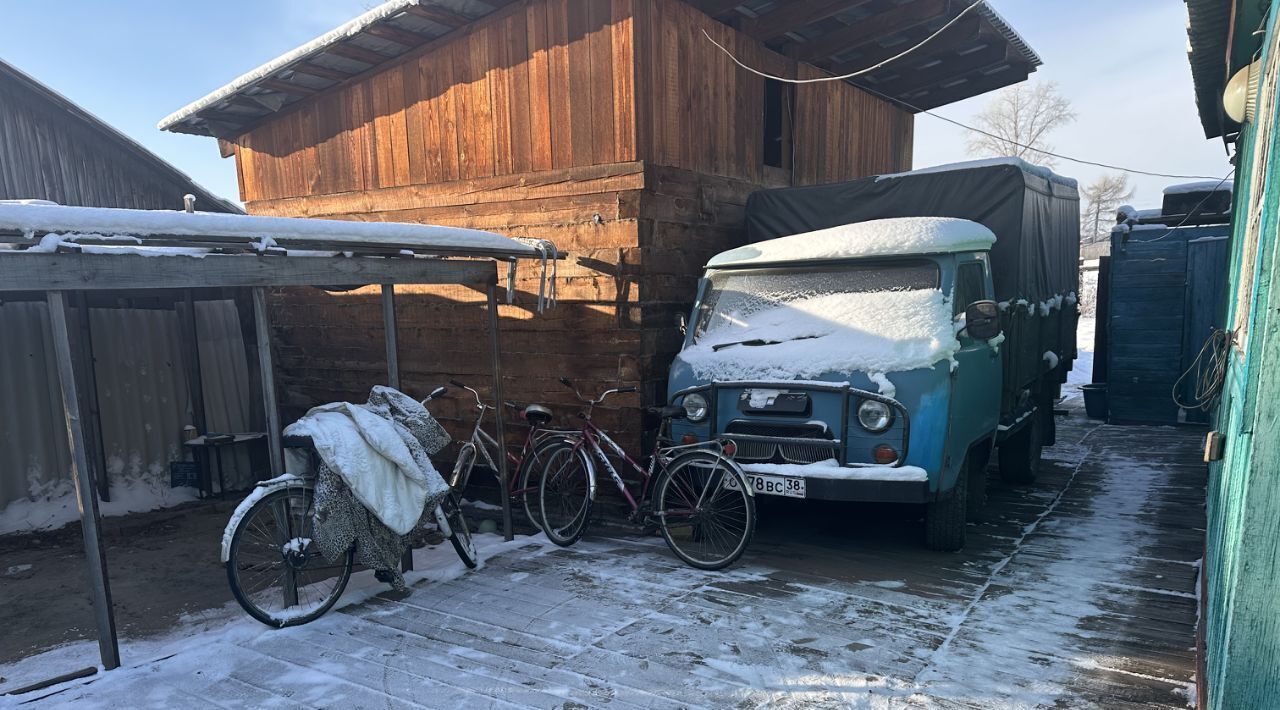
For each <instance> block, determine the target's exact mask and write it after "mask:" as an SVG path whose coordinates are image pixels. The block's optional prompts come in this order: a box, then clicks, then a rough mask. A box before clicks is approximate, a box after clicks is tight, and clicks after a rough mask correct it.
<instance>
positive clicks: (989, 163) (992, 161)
mask: <svg viewBox="0 0 1280 710" xmlns="http://www.w3.org/2000/svg"><path fill="white" fill-rule="evenodd" d="M999 165H1011V166H1013V167H1015V168H1018V169H1019V170H1023V171H1025V172H1028V173H1031V174H1032V175H1036V176H1038V177H1042V178H1044V179H1045V180H1048V181H1050V182H1056V183H1058V184H1060V185H1069V186H1071V187H1076V186H1077V184H1078V183H1077V182H1076V181H1075V180H1073V179H1071V178H1069V177H1063V176H1062V175H1059V174H1057V173H1055V172H1053V171H1052V170H1050V169H1048V168H1042V167H1040V166H1039V165H1032V164H1031V163H1028V162H1027V161H1025V160H1023V159H1021V158H1014V157H1007V158H984V159H982V160H966V161H963V162H959V163H948V164H946V165H934V166H932V167H928V168H920V169H918V170H911V171H909V172H905V173H889V174H887V175H877V176H876V182H880V181H881V180H893V179H895V178H901V177H906V176H908V175H927V174H929V173H949V172H953V171H956V170H976V169H978V168H990V167H995V166H999Z"/></svg>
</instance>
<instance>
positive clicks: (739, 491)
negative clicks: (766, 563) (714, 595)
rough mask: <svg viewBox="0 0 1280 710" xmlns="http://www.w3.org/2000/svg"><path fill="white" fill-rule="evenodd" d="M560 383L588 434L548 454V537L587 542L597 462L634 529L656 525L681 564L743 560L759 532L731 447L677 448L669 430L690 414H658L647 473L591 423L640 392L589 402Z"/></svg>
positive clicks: (668, 410)
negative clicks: (604, 409)
mask: <svg viewBox="0 0 1280 710" xmlns="http://www.w3.org/2000/svg"><path fill="white" fill-rule="evenodd" d="M560 382H561V383H563V384H564V385H565V386H566V387H568V388H569V389H571V390H573V392H574V394H576V395H577V396H578V399H579V400H580V401H581V402H582V403H583V404H585V405H586V408H585V409H584V411H583V412H582V413H581V414H580V415H579V417H581V419H582V428H581V430H580V431H579V432H578V434H577V436H576V437H575V439H574V440H572V442H571V445H568V446H566V445H564V444H565V443H566V442H565V441H562V442H561V445H559V446H556V447H553V448H549V449H548V450H547V451H546V452H545V456H544V460H543V463H544V473H543V475H542V482H541V490H540V494H539V498H540V501H541V508H542V511H541V512H542V529H543V531H544V532H545V533H546V534H547V537H548V538H549V539H550V540H551V541H552V542H554V543H556V544H557V545H562V546H569V545H572V544H573V543H575V542H577V541H578V540H579V539H580V538H581V537H582V533H583V531H585V530H586V527H587V523H588V522H589V520H590V517H591V505H592V503H593V502H594V501H595V497H596V463H597V462H598V463H599V464H600V465H601V466H603V467H604V470H605V471H607V472H608V473H609V477H610V478H612V479H613V483H614V485H616V486H617V488H618V492H620V493H621V494H622V497H623V498H624V499H626V501H627V504H628V505H629V506H630V507H631V515H630V519H631V521H632V522H638V523H642V524H656V525H657V527H658V529H659V530H660V531H661V532H662V537H663V538H664V539H665V540H666V541H667V546H668V547H670V548H671V551H672V552H674V553H675V554H676V557H679V558H680V559H682V560H684V561H685V562H686V563H687V564H689V565H692V566H693V567H697V568H699V569H707V570H716V569H722V568H724V567H727V566H728V565H730V564H732V563H733V562H734V561H736V560H737V559H738V558H739V557H741V556H742V553H743V552H744V551H745V550H746V549H747V545H748V544H749V543H750V542H751V535H752V533H754V532H755V525H756V509H755V501H754V494H753V493H752V490H751V486H750V485H748V483H747V478H746V475H745V474H743V472H742V469H741V468H740V467H739V466H738V464H736V463H734V461H733V459H732V458H730V454H731V453H732V450H733V447H732V444H731V442H724V443H722V442H719V441H711V442H705V443H697V444H682V445H677V444H675V443H674V442H672V441H671V440H670V437H669V433H670V422H671V421H672V420H673V419H677V418H680V417H683V416H684V409H683V408H681V407H674V406H672V407H661V408H654V409H651V410H650V411H652V412H655V413H657V414H660V415H661V416H662V422H663V424H662V428H661V430H660V431H659V436H658V438H657V441H655V442H654V448H653V452H652V454H651V455H650V457H649V462H648V466H641V465H640V464H638V463H636V462H635V461H634V460H633V459H632V458H631V457H630V456H628V455H627V453H626V452H625V451H623V450H622V447H621V446H619V445H618V443H617V442H615V441H614V440H613V439H611V438H609V435H608V434H606V433H604V432H603V431H601V430H600V429H599V428H598V427H597V426H596V425H595V424H594V423H593V422H592V421H591V410H592V409H593V408H594V407H595V406H596V405H597V404H600V403H602V402H604V401H605V399H606V398H608V397H609V396H610V395H613V394H618V393H622V392H635V391H636V388H634V387H619V388H615V389H611V390H607V391H606V392H604V393H603V394H601V395H600V396H599V397H595V398H587V397H584V396H583V395H582V393H580V392H578V389H577V388H576V387H574V385H573V382H572V381H570V380H568V379H567V378H561V379H560ZM602 444H604V445H607V446H608V447H609V450H610V451H611V452H612V454H613V455H614V457H615V458H617V459H619V460H621V462H622V463H623V465H624V466H625V467H627V468H629V469H630V470H631V472H633V473H634V474H635V475H636V476H638V477H639V479H640V483H639V486H640V490H639V495H638V497H637V496H633V495H632V493H631V490H630V489H629V488H628V487H627V484H626V482H624V481H623V479H622V476H621V475H620V474H619V473H618V469H617V468H615V467H614V465H613V463H612V461H611V460H610V457H609V456H608V455H606V453H605V450H604V448H603V447H602ZM726 450H727V452H726ZM650 493H652V496H650Z"/></svg>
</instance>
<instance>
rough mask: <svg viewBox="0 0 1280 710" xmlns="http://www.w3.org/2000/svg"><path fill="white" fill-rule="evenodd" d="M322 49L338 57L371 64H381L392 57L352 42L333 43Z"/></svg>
mask: <svg viewBox="0 0 1280 710" xmlns="http://www.w3.org/2000/svg"><path fill="white" fill-rule="evenodd" d="M324 51H326V52H328V53H329V54H336V55H338V56H339V57H345V58H347V59H354V60H355V61H357V62H364V63H365V64H372V65H374V66H377V65H379V64H382V63H383V62H385V61H387V60H388V59H394V57H388V56H386V55H384V54H378V53H377V52H375V51H373V50H372V49H365V48H364V47H357V46H356V45H354V44H335V45H331V46H328V47H325V48H324Z"/></svg>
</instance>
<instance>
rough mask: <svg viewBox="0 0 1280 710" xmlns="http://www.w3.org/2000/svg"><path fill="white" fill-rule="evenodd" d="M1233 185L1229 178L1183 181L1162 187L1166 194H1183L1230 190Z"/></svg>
mask: <svg viewBox="0 0 1280 710" xmlns="http://www.w3.org/2000/svg"><path fill="white" fill-rule="evenodd" d="M1234 187H1235V185H1234V183H1232V182H1231V181H1230V180H1204V181H1201V182H1184V183H1182V184H1179V185H1170V186H1168V187H1166V188H1165V189H1164V194H1166V195H1185V194H1187V193H1189V192H1218V191H1219V190H1221V191H1223V192H1231V191H1232V189H1233V188H1234Z"/></svg>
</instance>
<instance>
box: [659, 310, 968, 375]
mask: <svg viewBox="0 0 1280 710" xmlns="http://www.w3.org/2000/svg"><path fill="white" fill-rule="evenodd" d="M728 315H730V316H731V318H726V319H723V322H725V323H732V325H722V326H719V327H716V328H714V329H711V330H708V331H707V332H706V333H703V334H702V335H701V336H700V337H699V338H698V340H697V342H696V343H694V344H693V345H692V346H690V347H688V348H685V349H684V350H683V351H681V353H680V358H681V359H682V360H684V361H685V362H686V363H688V364H689V366H690V367H691V368H692V369H693V372H694V374H695V375H696V376H697V377H698V378H700V379H703V380H716V381H721V382H724V381H734V380H770V379H777V380H790V379H804V378H816V377H818V376H821V375H824V374H828V373H847V372H875V373H886V372H902V371H906V370H915V369H919V368H927V367H932V366H933V365H934V364H935V363H937V362H939V361H941V360H950V359H952V356H953V355H954V354H955V352H956V351H957V350H959V349H960V342H959V341H958V340H956V334H955V329H954V327H953V326H952V319H951V302H950V300H949V299H947V298H946V297H945V296H944V295H943V293H942V291H940V290H938V289H916V290H910V291H870V292H861V293H835V294H823V295H817V296H814V297H812V298H801V299H794V300H790V301H789V302H787V303H786V304H785V305H780V306H777V307H775V308H767V309H762V310H757V311H754V312H752V313H745V314H744V313H736V314H728ZM743 341H753V342H754V343H755V344H745V343H744V344H738V345H729V344H730V343H743ZM760 343H766V344H760ZM717 346H720V348H719V349H718V350H717Z"/></svg>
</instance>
